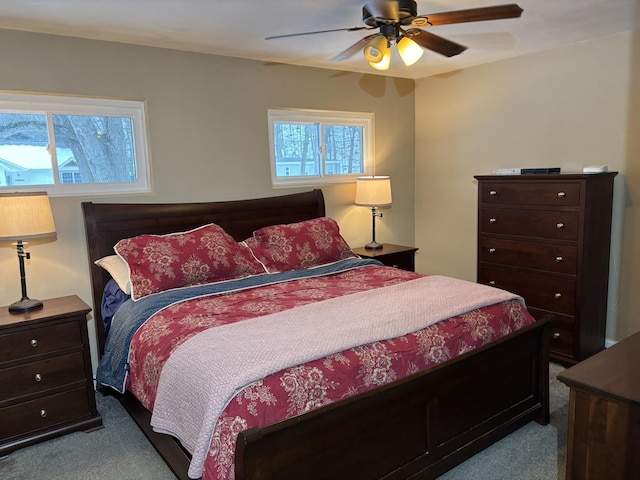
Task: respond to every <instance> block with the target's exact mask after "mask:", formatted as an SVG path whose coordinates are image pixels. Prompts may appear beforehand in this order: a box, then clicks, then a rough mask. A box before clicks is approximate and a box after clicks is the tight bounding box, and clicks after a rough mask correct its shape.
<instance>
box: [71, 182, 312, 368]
mask: <svg viewBox="0 0 640 480" xmlns="http://www.w3.org/2000/svg"><path fill="white" fill-rule="evenodd" d="M82 213H83V216H84V225H85V231H86V235H87V250H88V254H89V270H90V272H91V287H92V291H93V315H94V318H95V324H96V329H97V332H98V345H99V347H100V355H102V352H103V350H104V342H105V335H104V329H103V324H102V315H101V313H100V306H101V303H102V292H103V291H104V287H105V285H106V283H107V282H108V281H109V279H110V278H111V277H110V276H109V274H108V273H107V272H106V271H105V270H104V269H102V268H100V267H98V266H97V265H95V264H94V263H93V262H95V261H96V260H98V259H99V258H102V257H105V256H107V255H113V254H114V251H113V247H114V245H115V244H116V243H118V241H119V240H122V239H123V238H131V237H135V236H136V235H142V234H156V235H161V234H166V233H172V232H182V231H186V230H191V229H194V228H197V227H199V226H201V225H206V224H207V223H216V224H218V225H220V226H221V227H222V228H224V229H225V231H227V232H228V233H229V234H230V235H231V236H233V237H234V238H235V239H236V240H238V241H242V240H244V239H245V238H247V237H250V236H251V235H252V234H253V232H254V231H255V230H257V229H259V228H262V227H266V226H268V225H279V224H283V223H293V222H301V221H303V220H308V219H311V218H317V217H323V216H325V207H324V196H323V194H322V190H318V189H316V190H313V191H310V192H305V193H294V194H291V195H282V196H278V197H269V198H257V199H251V200H233V201H226V202H208V203H146V204H145V203H134V204H123V203H93V202H83V203H82Z"/></svg>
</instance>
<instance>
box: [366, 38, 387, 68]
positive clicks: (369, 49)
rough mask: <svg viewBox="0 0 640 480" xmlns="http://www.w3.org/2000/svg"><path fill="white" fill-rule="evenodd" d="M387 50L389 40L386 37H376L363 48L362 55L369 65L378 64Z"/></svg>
mask: <svg viewBox="0 0 640 480" xmlns="http://www.w3.org/2000/svg"><path fill="white" fill-rule="evenodd" d="M389 50H390V49H389V40H387V37H385V36H384V35H378V36H376V37H374V38H373V39H372V40H371V41H370V42H369V44H368V45H367V46H366V47H364V50H363V53H364V57H365V58H366V59H367V60H368V61H369V63H379V62H381V61H382V60H383V58H384V56H385V55H386V53H387V52H388V51H389Z"/></svg>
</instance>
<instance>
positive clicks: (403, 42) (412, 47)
mask: <svg viewBox="0 0 640 480" xmlns="http://www.w3.org/2000/svg"><path fill="white" fill-rule="evenodd" d="M397 46H398V53H399V54H400V58H402V61H403V62H404V64H405V65H406V66H407V67H410V66H411V65H413V64H414V63H416V62H417V61H418V60H420V57H422V54H423V53H424V50H423V49H422V47H421V46H420V45H418V44H417V43H416V42H414V41H413V40H411V39H410V38H408V37H402V38H401V39H400V40H399V41H398V44H397Z"/></svg>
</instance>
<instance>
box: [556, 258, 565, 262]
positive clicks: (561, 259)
mask: <svg viewBox="0 0 640 480" xmlns="http://www.w3.org/2000/svg"><path fill="white" fill-rule="evenodd" d="M563 260H564V258H562V257H556V262H558V263H560V262H561V261H563Z"/></svg>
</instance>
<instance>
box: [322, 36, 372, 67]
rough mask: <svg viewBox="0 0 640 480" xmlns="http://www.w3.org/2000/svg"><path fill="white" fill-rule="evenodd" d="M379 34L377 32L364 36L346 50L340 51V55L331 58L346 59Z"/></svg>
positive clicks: (336, 60) (335, 59)
mask: <svg viewBox="0 0 640 480" xmlns="http://www.w3.org/2000/svg"><path fill="white" fill-rule="evenodd" d="M377 36H378V34H377V33H373V34H371V35H367V36H366V37H364V38H361V39H360V40H358V41H357V42H356V43H354V44H353V45H351V46H350V47H349V48H347V49H346V50H345V51H343V52H342V53H339V54H338V55H336V56H335V57H333V58H332V59H331V60H332V61H334V62H339V61H340V60H346V59H347V58H349V57H351V56H352V55H353V54H355V53H356V52H358V51H360V50H362V49H363V48H364V47H365V46H366V45H367V44H368V43H369V42H370V41H371V39H372V38H374V37H377Z"/></svg>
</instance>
